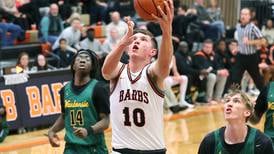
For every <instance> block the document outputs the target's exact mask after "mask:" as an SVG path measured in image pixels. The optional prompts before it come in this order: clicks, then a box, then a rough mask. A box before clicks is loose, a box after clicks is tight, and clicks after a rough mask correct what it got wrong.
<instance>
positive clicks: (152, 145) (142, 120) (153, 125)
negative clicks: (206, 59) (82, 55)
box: [102, 0, 174, 154]
mask: <svg viewBox="0 0 274 154" xmlns="http://www.w3.org/2000/svg"><path fill="white" fill-rule="evenodd" d="M164 5H165V8H166V13H164V12H163V10H162V9H160V7H158V12H160V13H161V15H162V17H161V18H160V17H156V16H155V15H153V17H154V19H155V21H157V22H158V23H159V24H160V27H161V30H162V33H163V41H162V44H161V46H160V47H161V49H160V51H159V53H158V58H157V59H156V60H155V61H154V62H152V63H151V61H152V58H153V57H154V56H155V55H156V54H157V43H156V41H155V39H154V38H153V36H152V34H151V33H149V32H148V31H146V30H134V31H133V27H134V24H133V22H132V21H131V20H130V19H129V18H126V22H127V24H128V31H127V33H126V35H125V36H124V37H123V38H122V39H121V41H120V42H119V43H118V45H117V46H116V48H115V49H114V50H113V51H111V52H110V53H109V55H108V56H107V57H106V60H105V63H104V65H103V68H102V73H103V76H104V78H105V79H107V80H110V83H111V85H110V86H111V95H110V110H111V116H110V117H111V118H110V119H111V125H112V148H113V153H118V154H119V153H120V154H121V153H122V154H135V153H138V154H140V153H153V154H164V153H165V151H166V149H165V144H164V139H163V102H164V94H163V89H164V86H163V81H164V79H165V78H166V77H167V76H168V75H169V71H170V70H169V65H170V62H171V58H172V55H173V46H172V41H171V37H172V36H171V32H172V24H171V23H172V19H173V12H174V8H173V2H172V0H168V1H165V2H164ZM126 49H128V54H129V57H130V58H129V63H128V64H127V65H125V64H122V63H121V62H119V60H120V58H121V56H122V54H123V52H124V51H125V50H126Z"/></svg>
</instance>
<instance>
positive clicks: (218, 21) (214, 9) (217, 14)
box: [207, 0, 225, 37]
mask: <svg viewBox="0 0 274 154" xmlns="http://www.w3.org/2000/svg"><path fill="white" fill-rule="evenodd" d="M207 13H208V14H209V17H210V18H211V20H212V24H213V25H216V26H217V27H218V28H219V31H220V32H221V35H222V37H224V36H225V24H224V21H223V16H222V12H221V8H220V7H219V6H218V0H210V5H209V8H207Z"/></svg>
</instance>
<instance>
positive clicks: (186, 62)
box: [175, 42, 208, 102]
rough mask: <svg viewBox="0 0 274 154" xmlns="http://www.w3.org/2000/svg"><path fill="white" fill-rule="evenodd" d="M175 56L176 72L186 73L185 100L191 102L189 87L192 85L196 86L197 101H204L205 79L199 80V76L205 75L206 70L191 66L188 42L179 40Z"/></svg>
mask: <svg viewBox="0 0 274 154" xmlns="http://www.w3.org/2000/svg"><path fill="white" fill-rule="evenodd" d="M175 57H176V65H177V68H178V72H179V74H181V75H186V76H187V78H188V88H187V96H186V100H187V101H188V102H191V101H192V99H191V98H190V97H191V96H190V89H191V87H192V86H196V87H198V92H199V94H198V100H197V101H199V102H206V99H205V93H204V92H205V89H206V86H205V85H206V80H205V79H203V80H200V78H199V76H207V75H208V72H207V70H206V69H202V70H199V69H195V68H194V67H193V60H192V56H191V55H190V51H189V48H188V44H187V43H186V42H180V44H179V47H178V49H177V51H176V52H175Z"/></svg>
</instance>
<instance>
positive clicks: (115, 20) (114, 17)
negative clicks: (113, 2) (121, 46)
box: [106, 11, 127, 39]
mask: <svg viewBox="0 0 274 154" xmlns="http://www.w3.org/2000/svg"><path fill="white" fill-rule="evenodd" d="M110 16H111V22H110V23H109V24H108V25H107V26H106V36H107V38H110V31H111V29H112V27H115V28H116V29H117V30H118V34H119V39H121V38H122V37H123V36H124V35H125V34H126V32H127V24H126V23H125V22H124V21H123V20H121V17H120V13H119V12H117V11H115V12H112V13H111V15H110Z"/></svg>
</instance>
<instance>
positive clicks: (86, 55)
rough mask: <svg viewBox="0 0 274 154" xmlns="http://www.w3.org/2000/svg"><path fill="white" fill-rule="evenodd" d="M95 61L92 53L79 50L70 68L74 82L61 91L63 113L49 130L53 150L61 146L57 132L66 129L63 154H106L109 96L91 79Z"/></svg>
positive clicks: (93, 73)
mask: <svg viewBox="0 0 274 154" xmlns="http://www.w3.org/2000/svg"><path fill="white" fill-rule="evenodd" d="M97 68H98V61H97V58H96V55H95V53H94V52H93V51H91V50H83V49H82V50H80V51H78V53H77V54H76V56H75V57H74V59H73V61H72V65H71V71H72V73H73V80H72V81H70V82H69V83H68V84H66V85H65V86H64V87H63V89H62V90H61V91H60V95H61V105H62V114H61V115H60V116H59V118H58V119H57V120H56V122H55V124H54V125H53V126H52V127H51V128H50V130H49V132H48V137H49V141H50V144H51V145H52V146H53V147H58V146H60V144H59V138H58V136H57V134H56V133H57V132H59V131H60V130H62V129H63V128H64V127H65V129H66V135H65V141H66V145H65V150H64V153H66V154H75V153H78V154H90V153H93V154H106V153H108V150H107V147H106V144H105V139H104V134H103V131H104V130H105V129H107V128H108V125H109V113H110V111H109V100H108V98H109V94H108V92H107V88H105V87H104V85H103V84H102V83H101V82H98V81H97V80H96V79H94V76H95V74H96V70H97Z"/></svg>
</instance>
